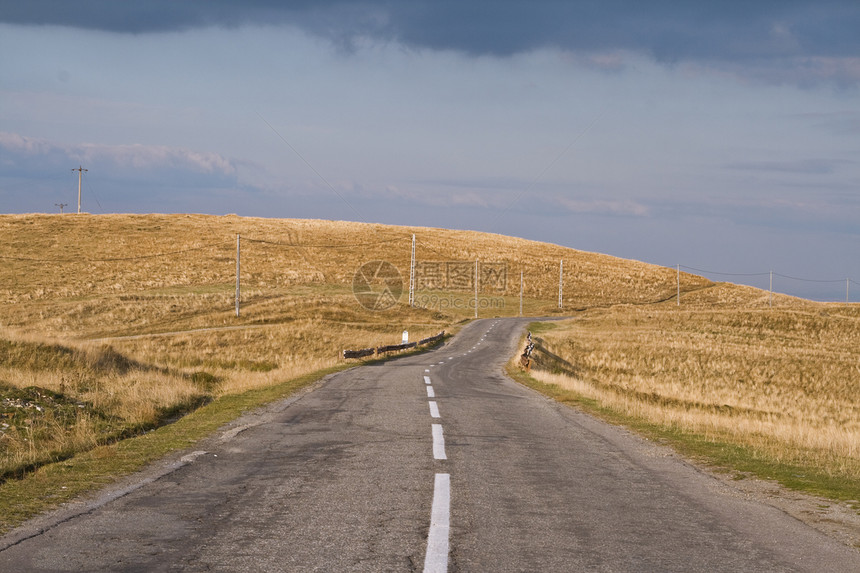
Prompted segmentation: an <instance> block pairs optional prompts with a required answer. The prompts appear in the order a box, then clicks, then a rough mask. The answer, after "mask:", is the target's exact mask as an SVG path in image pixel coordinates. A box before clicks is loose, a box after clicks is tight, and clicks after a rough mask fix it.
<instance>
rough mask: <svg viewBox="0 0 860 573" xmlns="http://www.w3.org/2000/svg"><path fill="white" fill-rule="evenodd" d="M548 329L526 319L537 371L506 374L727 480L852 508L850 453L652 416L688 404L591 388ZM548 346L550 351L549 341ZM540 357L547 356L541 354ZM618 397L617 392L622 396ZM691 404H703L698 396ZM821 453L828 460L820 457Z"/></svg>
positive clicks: (855, 492)
mask: <svg viewBox="0 0 860 573" xmlns="http://www.w3.org/2000/svg"><path fill="white" fill-rule="evenodd" d="M556 328H558V326H557V325H554V324H539V323H536V324H532V325H531V331H532V333H533V335H535V340H537V341H538V343H537V347H538V349H537V350H536V353H535V354H536V355H537V356H536V358H537V360H536V362H537V368H538V369H537V370H535V371H533V372H531V373H527V372H524V371H523V370H522V369H521V368H520V367H519V366H518V364H517V362H516V361H514V360H512V361H511V362H510V363H509V364H508V367H507V371H508V374H509V375H510V376H511V377H512V378H514V379H515V380H516V381H518V382H520V383H521V384H523V385H525V386H528V387H530V388H532V389H534V390H536V391H538V392H541V393H542V394H544V395H546V396H549V397H551V398H553V399H554V400H556V401H558V402H561V403H563V404H567V405H570V406H573V407H576V408H579V409H581V410H583V411H585V412H588V413H589V414H592V415H595V416H597V417H599V418H601V419H603V420H605V421H607V422H610V423H612V424H616V425H622V426H625V427H627V428H630V429H631V430H633V431H635V432H637V433H638V434H640V435H642V436H644V437H646V438H648V439H650V440H653V441H657V442H660V443H665V444H667V445H669V446H671V447H672V448H674V449H675V450H676V451H678V452H679V453H680V454H681V455H683V456H685V457H687V458H689V459H691V460H693V461H694V462H696V463H700V464H703V465H705V466H707V467H709V468H711V469H713V470H715V471H718V472H726V473H728V474H729V475H731V477H732V478H733V479H737V480H742V479H745V478H747V477H756V478H760V479H763V480H772V481H775V482H778V483H780V484H781V485H782V486H784V487H786V488H789V489H792V490H796V491H800V492H804V493H808V494H812V495H816V496H821V497H825V498H829V499H832V500H838V501H844V502H847V503H848V505H849V507H851V508H853V510H855V511H858V513H860V478H858V474H857V473H856V472H855V471H854V469H853V467H854V464H856V462H857V460H856V458H853V457H852V456H851V455H850V454H848V455H845V456H843V457H842V458H841V459H837V458H834V456H833V454H832V452H826V453H822V452H814V451H809V448H798V447H796V446H792V445H790V444H789V445H786V444H785V443H784V442H780V446H781V448H780V449H777V448H775V447H767V445H763V444H768V445H773V443H775V442H777V441H779V436H777V438H773V436H763V435H758V434H757V435H754V436H747V435H743V434H732V433H728V432H721V431H716V430H715V429H713V427H711V429H709V430H706V431H702V430H701V429H700V428H702V426H698V427H697V426H695V425H692V424H689V425H685V423H684V422H685V419H684V417H683V416H679V415H677V412H676V413H675V415H674V416H671V415H666V413H665V412H663V416H662V417H658V416H654V415H653V411H652V410H651V409H650V408H651V406H653V405H654V404H655V403H656V404H658V405H661V406H666V405H667V404H668V405H669V406H670V407H674V408H675V409H677V410H679V411H681V412H686V413H689V412H690V411H692V410H694V408H693V407H691V406H689V405H688V404H684V405H680V406H679V405H678V404H675V403H672V401H671V400H669V399H668V398H667V397H666V396H660V395H658V394H657V392H656V391H655V390H654V388H653V387H652V388H651V389H649V391H648V392H637V391H636V390H635V389H634V388H632V387H631V386H632V385H628V386H626V387H624V388H623V389H622V388H620V387H616V388H614V390H613V392H611V393H610V392H608V391H607V390H606V388H605V387H600V388H598V390H600V391H598V390H595V389H594V388H595V387H597V386H599V385H600V382H597V381H595V380H593V379H592V378H593V377H594V373H592V372H589V371H588V370H587V368H584V367H583V366H582V365H581V364H580V363H579V362H578V361H577V360H576V359H575V358H574V357H573V356H567V355H566V354H565V358H571V361H570V362H568V361H566V360H564V358H562V357H561V356H559V355H558V354H555V353H553V352H551V351H547V350H546V346H545V345H546V341H545V340H544V339H543V338H542V337H541V336H540V333H544V334H547V333H549V332H550V331H553V330H555V329H556ZM553 334H555V333H553ZM558 339H559V336H558V335H556V336H555V338H554V339H553V341H554V342H557V341H558ZM577 343H578V344H582V342H577ZM556 346H557V345H556ZM541 348H543V349H544V351H545V352H546V355H544V356H543V357H541V356H540V354H541ZM553 348H554V349H555V350H557V348H556V347H555V346H554V347H553ZM627 350H628V351H629V347H628V348H627ZM547 355H550V358H549V359H548V357H547ZM558 360H564V362H565V365H566V366H565V370H567V371H566V372H563V373H562V372H560V370H559V366H558ZM541 362H543V366H541V365H540V363H541ZM550 362H553V363H555V366H554V367H553V369H554V370H555V371H554V372H550V371H548V369H541V368H547V365H548V363H550ZM568 369H569V370H568ZM574 373H575V375H574ZM638 375H639V376H641V377H643V378H647V377H648V376H649V373H648V372H644V371H641V370H640V371H639V373H638ZM605 385H606V384H603V386H605ZM619 396H623V400H621V399H619V398H618V397H619ZM699 398H700V399H701V396H699ZM697 405H698V407H700V408H704V409H707V407H705V405H704V404H703V402H698V403H697ZM667 409H669V408H667ZM712 409H713V410H717V411H718V413H723V414H729V415H732V416H738V412H737V409H733V408H731V407H729V406H727V405H725V404H721V405H719V407H713V408H712ZM738 425H739V426H742V423H740V422H738ZM810 431H812V430H810ZM750 438H752V439H750ZM825 459H826V460H828V461H827V462H823V461H822V460H825Z"/></svg>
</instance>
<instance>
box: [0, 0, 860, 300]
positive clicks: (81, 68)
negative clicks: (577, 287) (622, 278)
mask: <svg viewBox="0 0 860 573" xmlns="http://www.w3.org/2000/svg"><path fill="white" fill-rule="evenodd" d="M858 30H860V3H858V2H857V1H856V0H812V1H795V0H780V1H757V0H744V1H735V0H723V1H720V2H707V3H706V2H700V3H697V2H690V1H687V0H653V1H650V2H642V1H640V0H595V1H578V0H571V1H566V2H563V1H558V0H530V1H509V0H492V1H489V0H457V1H450V0H397V1H395V0H368V1H337V0H314V1H311V0H298V1H276V0H242V1H241V2H240V1H232V0H186V1H175V0H147V2H115V1H111V0H79V1H78V2H74V3H69V2H67V1H65V0H34V1H28V2H21V1H20V0H0V212H2V213H31V212H59V205H60V204H66V206H65V207H64V209H65V210H66V211H67V212H68V211H74V210H76V208H77V185H78V178H77V176H78V173H77V172H73V171H72V169H73V168H77V167H79V166H82V167H83V168H85V169H87V170H88V171H87V172H85V173H84V174H83V185H82V203H83V210H84V211H86V212H89V213H95V214H102V213H184V212H192V213H209V214H215V215H224V214H230V213H235V214H238V215H242V216H261V217H289V218H293V217H298V218H320V219H334V220H351V221H364V222H379V223H387V224H398V225H418V226H424V227H444V228H455V229H471V230H478V231H487V232H493V233H500V234H505V235H513V236H519V237H524V238H528V239H534V240H540V241H547V242H551V243H556V244H560V245H564V246H568V247H572V248H576V249H582V250H587V251H596V252H602V253H607V254H610V255H615V256H619V257H624V258H631V259H637V260H642V261H646V262H649V263H654V264H659V265H665V266H668V267H673V268H674V267H675V266H676V265H678V264H680V265H682V266H683V267H682V268H684V270H690V271H691V272H696V273H697V274H705V275H706V276H708V277H709V278H712V279H714V280H729V281H732V282H746V283H748V284H753V285H754V286H758V287H761V288H768V286H769V284H768V281H769V272H770V271H771V270H772V271H774V272H775V273H776V275H775V278H774V290H776V291H778V292H785V293H788V294H793V295H797V296H805V297H809V298H815V299H819V300H836V301H839V300H845V297H846V279H850V281H851V282H849V283H848V286H849V289H848V290H849V292H848V296H849V299H850V300H852V301H853V302H860V240H859V239H860V34H858V33H857V31H858ZM419 239H420V237H419ZM692 269H696V271H692ZM700 271H709V272H708V273H703V272H700ZM747 275H750V276H747ZM797 279H805V280H797ZM815 281H819V282H815ZM854 281H857V282H856V284H855V283H854ZM852 289H853V292H852Z"/></svg>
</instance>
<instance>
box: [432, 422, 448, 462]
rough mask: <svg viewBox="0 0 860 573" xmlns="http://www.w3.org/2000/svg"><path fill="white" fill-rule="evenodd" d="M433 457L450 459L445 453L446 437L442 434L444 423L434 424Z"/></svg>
mask: <svg viewBox="0 0 860 573" xmlns="http://www.w3.org/2000/svg"><path fill="white" fill-rule="evenodd" d="M433 459H435V460H447V459H448V456H446V455H445V437H444V436H443V435H442V424H433Z"/></svg>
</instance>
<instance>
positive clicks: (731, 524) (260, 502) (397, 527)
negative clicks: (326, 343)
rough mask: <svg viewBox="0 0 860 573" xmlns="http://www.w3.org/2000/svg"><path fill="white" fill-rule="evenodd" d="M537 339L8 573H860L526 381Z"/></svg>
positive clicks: (488, 329) (245, 460) (331, 398)
mask: <svg viewBox="0 0 860 573" xmlns="http://www.w3.org/2000/svg"><path fill="white" fill-rule="evenodd" d="M525 324H526V321H525V320H523V319H498V320H481V321H477V322H474V323H472V324H470V325H469V326H467V327H466V328H464V329H463V331H462V332H461V333H460V334H459V335H458V336H457V337H455V338H454V339H452V340H451V341H450V342H448V343H447V344H446V345H445V346H443V347H442V348H439V349H437V350H434V351H432V352H428V353H425V354H421V355H416V356H410V357H404V358H400V359H396V360H392V361H389V362H387V363H384V364H377V365H371V366H364V367H361V368H355V369H353V370H349V371H346V372H341V373H339V374H335V375H332V376H330V377H329V378H327V379H326V380H325V381H323V382H322V383H321V384H320V385H318V387H317V388H316V389H315V390H314V391H312V392H308V393H306V394H304V395H302V396H301V397H299V398H298V399H295V398H294V399H291V400H289V401H286V402H283V403H280V404H274V405H272V406H271V407H269V408H267V409H266V410H264V411H261V412H256V413H254V414H250V415H248V416H246V417H244V418H243V419H241V420H238V421H236V422H235V423H234V424H232V425H231V426H230V427H227V428H224V429H223V430H222V431H221V432H220V433H219V434H218V435H215V436H213V437H212V438H210V439H208V440H206V441H205V442H203V443H200V444H197V445H195V447H194V449H193V451H189V452H182V453H181V454H179V455H177V456H176V458H175V459H172V460H166V461H165V462H164V463H162V464H160V465H158V466H154V467H152V468H149V469H148V470H147V471H146V472H144V473H143V474H141V475H140V476H136V477H135V478H134V479H132V480H126V481H124V482H123V483H122V484H119V485H118V486H116V487H115V488H114V489H112V490H110V491H106V492H105V493H104V494H103V495H102V496H101V497H100V498H99V499H96V500H90V501H87V502H81V503H79V504H72V505H70V506H68V507H66V508H63V509H62V510H60V511H59V512H56V513H54V514H51V515H48V516H44V517H42V518H39V519H38V520H35V521H34V522H32V523H30V524H28V525H27V526H25V527H23V528H21V529H19V530H17V531H15V532H13V533H12V534H10V535H8V536H6V537H5V538H3V539H2V540H0V571H37V572H40V571H41V572H48V571H112V572H116V571H273V572H274V571H278V572H283V571H287V572H289V571H297V572H298V571H338V572H349V571H355V572H368V571H426V572H449V571H450V572H455V571H481V572H483V571H487V572H489V571H492V572H505V571H552V572H561V571H564V572H568V571H588V572H594V571H597V572H601V571H605V572H609V571H612V572H628V571H629V572H633V571H649V572H650V571H660V572H684V573H688V572H697V571H701V572H708V573H712V572H722V571H725V572H732V573H735V572H738V571H744V572H768V573H771V572H775V571H780V572H814V573H822V572H824V571H827V572H836V573H838V572H846V573H847V572H857V571H860V552H858V551H856V550H853V549H851V548H848V547H846V546H844V545H840V544H839V543H837V542H835V541H833V540H831V539H830V538H828V537H825V536H824V535H822V534H820V533H818V532H817V531H815V530H813V529H811V528H809V527H807V526H805V525H803V524H802V523H800V522H799V521H796V520H795V519H793V518H791V517H788V516H787V515H786V514H784V513H782V512H780V511H778V510H776V509H774V508H772V507H770V506H765V505H762V504H759V503H756V502H752V501H748V500H745V499H743V498H742V496H740V495H738V494H737V493H736V492H735V491H734V490H731V489H730V488H729V487H727V486H725V485H724V484H722V483H721V482H719V481H717V480H715V479H713V478H711V477H709V476H707V475H705V474H703V473H701V472H699V471H697V470H696V469H695V468H693V467H691V466H690V465H688V464H686V463H685V462H683V461H681V460H679V459H678V458H677V457H676V456H674V455H672V454H671V453H669V452H668V451H667V450H666V449H665V448H662V447H658V446H655V445H653V444H649V443H647V442H644V441H643V440H640V439H638V438H636V437H635V436H632V435H630V434H629V433H628V432H626V431H624V430H621V429H618V428H615V427H612V426H609V425H607V424H605V423H603V422H600V421H597V420H594V419H593V418H591V417H589V416H586V415H584V414H582V413H580V412H577V411H575V410H572V409H570V408H567V407H565V406H561V405H559V404H557V403H555V402H553V401H551V400H548V399H546V398H545V397H543V396H540V395H538V394H536V393H534V392H533V391H531V390H529V389H526V388H524V387H522V386H520V385H518V384H516V383H514V382H512V381H511V380H509V379H508V378H507V377H505V376H504V375H503V373H502V367H503V364H504V362H506V360H507V359H508V358H509V357H510V356H512V355H513V354H514V353H515V352H516V351H517V347H516V346H517V342H518V339H519V336H520V335H521V334H522V329H523V328H524V326H525Z"/></svg>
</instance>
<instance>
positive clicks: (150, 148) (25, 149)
mask: <svg viewBox="0 0 860 573" xmlns="http://www.w3.org/2000/svg"><path fill="white" fill-rule="evenodd" d="M0 148H2V149H3V150H4V151H6V152H7V153H11V154H13V155H17V156H19V157H21V158H24V159H34V158H38V157H43V158H45V159H50V158H51V157H52V156H54V157H55V158H56V157H57V156H59V157H62V158H65V159H68V160H69V161H71V162H76V163H87V164H101V165H103V166H105V167H118V168H134V169H140V170H144V169H170V170H179V171H191V172H194V173H200V174H207V175H220V176H226V177H235V176H236V173H237V169H236V164H235V162H234V161H232V160H230V159H228V158H225V157H223V156H221V155H219V154H217V153H212V152H207V151H194V150H190V149H185V148H182V147H170V146H166V145H142V144H123V145H105V144H99V143H78V144H66V143H58V142H52V141H49V140H46V139H38V138H33V137H27V136H24V135H19V134H16V133H8V132H0ZM7 161H8V159H7ZM12 161H13V162H14V158H13V159H12Z"/></svg>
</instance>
